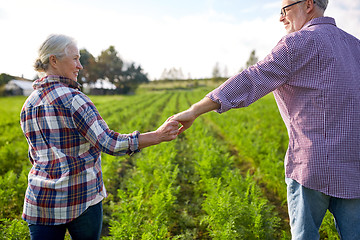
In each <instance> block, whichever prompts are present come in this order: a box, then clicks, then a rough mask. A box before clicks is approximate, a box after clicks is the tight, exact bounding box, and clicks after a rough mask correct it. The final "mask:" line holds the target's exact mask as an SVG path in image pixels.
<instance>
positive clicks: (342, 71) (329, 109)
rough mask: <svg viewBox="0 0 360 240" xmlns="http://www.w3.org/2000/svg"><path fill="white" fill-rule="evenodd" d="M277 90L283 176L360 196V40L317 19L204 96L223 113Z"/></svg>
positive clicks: (336, 194)
mask: <svg viewBox="0 0 360 240" xmlns="http://www.w3.org/2000/svg"><path fill="white" fill-rule="evenodd" d="M272 91H273V92H274V95H275V99H276V102H277V104H278V107H279V110H280V113H281V116H282V118H283V120H284V122H285V125H286V127H287V129H288V134H289V146H288V150H287V154H286V156H285V173H286V177H288V178H292V179H294V180H296V181H297V182H299V183H300V184H302V185H303V186H305V187H307V188H311V189H314V190H317V191H320V192H322V193H324V194H326V195H330V196H334V197H339V198H346V199H352V198H360V107H359V106H360V41H359V40H358V39H356V38H355V37H353V36H351V35H349V34H347V33H345V32H344V31H342V30H341V29H339V28H337V27H336V24H335V20H334V19H333V18H329V17H321V18H316V19H313V20H311V21H309V22H308V23H306V24H305V25H304V27H303V28H302V29H301V30H300V31H297V32H294V33H291V34H288V35H286V36H284V37H283V38H282V39H281V40H280V41H279V43H278V44H277V46H276V47H275V48H274V49H273V50H272V52H271V53H270V54H269V55H268V56H267V57H266V58H265V59H264V60H262V61H260V62H259V63H257V64H256V65H254V66H252V67H250V68H248V69H246V70H245V71H243V72H241V73H240V74H238V75H236V76H234V77H232V78H230V79H229V80H228V81H226V82H225V83H223V84H222V85H221V86H220V87H218V88H217V89H215V90H214V91H212V92H211V93H209V94H208V95H207V96H208V97H209V98H210V99H212V100H213V101H215V102H218V103H220V104H221V108H220V109H219V110H218V112H220V113H221V112H224V111H227V110H229V109H231V108H240V107H246V106H248V105H250V104H251V103H253V102H255V101H256V100H258V99H259V98H261V97H263V96H265V95H266V94H268V93H270V92H272Z"/></svg>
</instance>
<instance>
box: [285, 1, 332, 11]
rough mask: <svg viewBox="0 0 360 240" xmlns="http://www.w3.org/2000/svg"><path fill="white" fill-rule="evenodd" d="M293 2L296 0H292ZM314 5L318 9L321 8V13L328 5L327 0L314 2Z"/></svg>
mask: <svg viewBox="0 0 360 240" xmlns="http://www.w3.org/2000/svg"><path fill="white" fill-rule="evenodd" d="M292 1H293V2H296V1H297V0H292ZM314 3H315V5H317V6H318V7H319V8H321V9H322V10H323V11H325V10H326V8H327V5H328V3H329V0H314Z"/></svg>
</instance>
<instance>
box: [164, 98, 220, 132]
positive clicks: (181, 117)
mask: <svg viewBox="0 0 360 240" xmlns="http://www.w3.org/2000/svg"><path fill="white" fill-rule="evenodd" d="M219 108H220V104H219V103H216V102H214V101H212V100H211V99H210V98H208V97H204V98H203V99H202V100H200V101H199V102H197V103H195V104H193V105H192V106H191V107H190V108H189V109H188V110H185V111H183V112H181V113H178V114H176V115H174V116H173V117H172V118H171V120H175V121H178V122H179V123H180V124H181V125H182V126H181V127H180V129H179V134H180V133H182V132H184V131H185V130H186V129H188V128H189V127H190V126H191V125H192V124H193V122H194V121H195V119H196V118H197V117H199V116H200V115H202V114H204V113H207V112H210V111H213V110H216V109H219Z"/></svg>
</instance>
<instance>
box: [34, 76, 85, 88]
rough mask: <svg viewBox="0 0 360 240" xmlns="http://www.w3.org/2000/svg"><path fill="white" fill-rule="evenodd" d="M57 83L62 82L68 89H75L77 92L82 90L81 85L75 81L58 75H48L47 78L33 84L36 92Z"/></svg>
mask: <svg viewBox="0 0 360 240" xmlns="http://www.w3.org/2000/svg"><path fill="white" fill-rule="evenodd" d="M56 82H60V83H62V84H64V85H65V86H67V87H70V88H74V89H77V90H80V87H81V84H80V83H78V82H76V81H74V80H71V79H69V78H66V77H62V76H57V75H48V76H46V77H43V78H41V79H38V80H36V81H35V82H34V83H33V88H34V89H35V90H38V89H40V88H43V87H45V86H47V85H49V84H51V83H56Z"/></svg>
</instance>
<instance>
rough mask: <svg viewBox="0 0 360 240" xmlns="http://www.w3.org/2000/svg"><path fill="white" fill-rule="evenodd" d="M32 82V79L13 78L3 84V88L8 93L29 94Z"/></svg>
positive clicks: (31, 89)
mask: <svg viewBox="0 0 360 240" xmlns="http://www.w3.org/2000/svg"><path fill="white" fill-rule="evenodd" d="M32 84H33V81H31V80H18V79H13V80H10V81H9V82H8V83H7V84H6V85H5V90H6V91H7V92H8V94H10V95H24V96H30V94H31V93H32V92H33V91H34V89H33V87H32Z"/></svg>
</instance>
